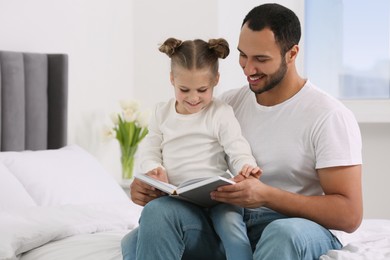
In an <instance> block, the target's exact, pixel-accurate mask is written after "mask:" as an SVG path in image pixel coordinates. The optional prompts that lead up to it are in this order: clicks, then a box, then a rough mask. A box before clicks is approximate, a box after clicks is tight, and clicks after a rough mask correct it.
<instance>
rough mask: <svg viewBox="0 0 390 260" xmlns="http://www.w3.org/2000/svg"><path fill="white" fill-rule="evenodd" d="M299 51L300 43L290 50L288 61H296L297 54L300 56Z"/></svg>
mask: <svg viewBox="0 0 390 260" xmlns="http://www.w3.org/2000/svg"><path fill="white" fill-rule="evenodd" d="M298 52H299V46H298V45H294V46H293V47H292V48H291V49H290V50H289V51H288V52H287V56H286V58H287V63H289V62H292V61H294V60H295V59H296V58H297V56H298Z"/></svg>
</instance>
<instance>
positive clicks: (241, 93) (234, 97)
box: [219, 86, 251, 106]
mask: <svg viewBox="0 0 390 260" xmlns="http://www.w3.org/2000/svg"><path fill="white" fill-rule="evenodd" d="M248 90H249V88H248V86H244V87H241V88H235V89H230V90H227V91H225V92H224V93H222V94H221V95H220V97H219V99H221V100H222V101H224V102H226V103H228V104H229V105H231V106H232V105H233V104H234V103H236V102H237V101H242V99H243V98H244V97H245V96H247V95H249V94H250V93H251V92H250V91H248Z"/></svg>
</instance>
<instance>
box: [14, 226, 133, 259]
mask: <svg viewBox="0 0 390 260" xmlns="http://www.w3.org/2000/svg"><path fill="white" fill-rule="evenodd" d="M128 232H130V231H129V230H122V231H109V232H100V233H94V234H83V235H75V236H72V237H68V238H64V239H62V240H59V241H54V242H51V243H48V244H46V245H44V246H42V247H38V248H36V249H33V250H31V251H29V252H28V253H25V254H23V255H22V257H21V258H20V260H37V259H39V260H53V259H56V260H70V259H82V260H122V252H121V246H120V245H121V239H122V237H123V236H124V235H126V234H127V233H128Z"/></svg>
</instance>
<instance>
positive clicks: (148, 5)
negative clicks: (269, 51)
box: [0, 0, 390, 218]
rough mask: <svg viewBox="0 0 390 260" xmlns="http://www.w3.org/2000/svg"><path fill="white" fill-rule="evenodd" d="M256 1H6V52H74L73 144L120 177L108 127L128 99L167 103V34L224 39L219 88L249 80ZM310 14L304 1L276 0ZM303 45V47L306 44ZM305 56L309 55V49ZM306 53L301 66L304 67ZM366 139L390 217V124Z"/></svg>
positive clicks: (367, 174) (1, 44)
mask: <svg viewBox="0 0 390 260" xmlns="http://www.w3.org/2000/svg"><path fill="white" fill-rule="evenodd" d="M264 2H265V1H255V0H241V1H236V0H186V1H182V0H169V1H160V0H142V1H141V0H140V1H136V0H131V1H130V0H67V1H60V0H35V1H29V0H12V1H9V0H0V35H1V40H0V49H1V50H14V51H32V52H51V53H52V52H60V53H67V54H69V143H77V144H79V145H81V146H83V147H84V148H86V149H87V150H89V151H90V152H91V153H92V154H94V155H95V156H96V157H97V158H98V159H99V160H100V161H101V162H102V164H103V165H104V166H105V167H106V168H107V170H109V171H110V172H111V173H112V174H113V176H115V177H116V178H117V179H118V180H119V178H120V164H119V148H118V145H117V143H116V142H115V141H114V142H111V143H104V142H103V141H102V140H101V138H100V137H101V135H100V134H101V127H102V126H103V124H104V123H108V122H109V121H108V114H109V113H110V112H111V111H113V110H115V109H116V108H117V102H118V101H119V100H120V99H122V98H132V97H135V98H137V99H139V100H140V101H141V102H142V103H143V105H144V107H145V108H151V107H152V106H153V105H154V104H155V103H156V102H158V101H161V100H167V99H169V98H171V97H172V95H173V92H172V89H171V86H170V83H169V76H168V73H169V59H168V57H167V56H165V55H164V54H162V53H160V52H159V51H158V50H157V48H158V46H159V44H160V43H162V42H163V41H164V40H165V39H166V38H168V37H171V36H174V37H178V38H181V39H194V38H203V39H208V38H214V37H224V38H226V39H227V40H229V43H230V46H231V54H230V55H229V57H228V58H227V59H226V60H223V61H221V81H220V84H219V85H220V86H219V87H218V89H217V92H219V93H220V92H223V91H225V90H226V89H228V88H231V87H236V86H241V85H242V84H244V83H245V78H244V77H243V75H242V72H241V69H240V68H239V66H238V53H237V50H236V46H237V41H238V34H239V30H240V26H241V21H242V19H243V18H244V16H245V14H246V13H247V12H248V11H249V10H250V9H251V8H252V7H254V6H255V5H258V4H261V3H264ZM276 2H279V3H282V4H285V5H286V6H288V7H290V8H291V9H293V10H294V11H295V12H296V13H297V14H298V16H299V17H300V18H301V20H302V17H303V11H304V10H303V0H299V1H296V0H284V1H276ZM301 49H302V46H301ZM301 55H303V53H301ZM302 60H303V57H302V56H301V57H300V60H298V68H299V70H300V71H303V70H302V68H303V63H302ZM360 127H361V130H362V136H363V145H364V146H363V157H364V167H363V169H364V174H363V181H364V206H365V217H386V218H390V208H389V206H388V205H387V204H388V203H387V202H386V201H385V199H386V198H387V197H389V196H390V192H389V191H388V190H389V189H388V185H389V183H390V174H389V173H390V172H389V170H388V167H387V165H386V163H387V161H388V160H389V154H390V124H366V123H364V124H360Z"/></svg>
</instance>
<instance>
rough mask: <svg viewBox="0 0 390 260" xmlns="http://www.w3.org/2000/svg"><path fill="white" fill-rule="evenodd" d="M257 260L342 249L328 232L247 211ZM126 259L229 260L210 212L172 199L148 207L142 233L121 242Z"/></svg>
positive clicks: (295, 220)
mask: <svg viewBox="0 0 390 260" xmlns="http://www.w3.org/2000/svg"><path fill="white" fill-rule="evenodd" d="M244 221H245V222H246V224H247V230H248V237H249V240H250V243H251V246H252V249H253V250H254V253H253V259H261V260H268V259H271V260H278V259H283V260H289V259H318V258H319V257H320V256H321V255H322V254H325V253H326V252H327V251H328V250H331V249H340V248H341V244H340V242H339V241H338V240H337V238H335V237H334V236H333V235H332V234H331V233H330V232H329V231H328V230H327V229H325V228H323V227H322V226H320V225H318V224H316V223H314V222H312V221H309V220H306V219H301V218H286V217H285V216H283V215H280V214H278V213H276V212H274V211H272V210H269V209H266V208H260V209H257V210H245V212H244ZM122 254H123V259H124V260H135V259H140V260H149V259H150V260H159V259H161V260H165V259H170V260H175V259H177V260H179V259H186V260H188V259H216V260H219V259H226V258H225V251H224V248H223V246H222V243H221V241H220V239H219V237H218V235H217V234H216V233H215V231H214V229H213V226H212V223H211V220H210V218H209V216H208V212H207V210H204V209H201V208H199V207H197V206H195V205H192V204H191V203H186V202H182V201H179V200H176V199H174V198H170V197H162V198H159V199H156V200H153V201H151V202H149V203H148V204H147V205H146V206H145V208H144V210H143V212H142V215H141V219H140V226H139V228H137V229H135V230H133V231H132V232H130V233H129V234H127V235H126V236H125V237H124V238H123V239H122Z"/></svg>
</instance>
